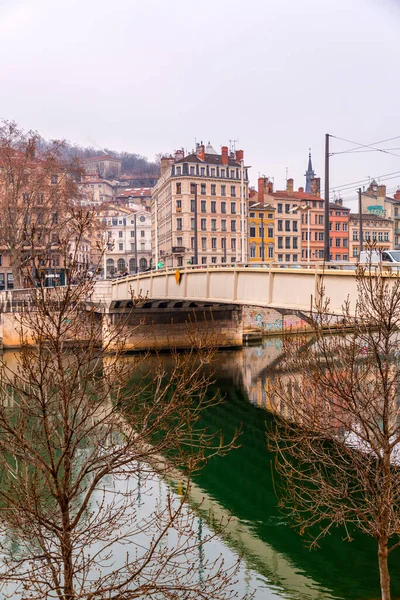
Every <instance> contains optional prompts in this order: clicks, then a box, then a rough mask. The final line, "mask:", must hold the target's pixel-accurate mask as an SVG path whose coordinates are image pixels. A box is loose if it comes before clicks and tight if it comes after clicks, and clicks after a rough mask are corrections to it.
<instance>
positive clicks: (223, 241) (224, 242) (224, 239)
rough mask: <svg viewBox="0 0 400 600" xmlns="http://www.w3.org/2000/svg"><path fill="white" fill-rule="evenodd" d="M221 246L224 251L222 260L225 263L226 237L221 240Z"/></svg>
mask: <svg viewBox="0 0 400 600" xmlns="http://www.w3.org/2000/svg"><path fill="white" fill-rule="evenodd" d="M222 244H223V249H224V260H223V262H224V263H226V237H223V238H222Z"/></svg>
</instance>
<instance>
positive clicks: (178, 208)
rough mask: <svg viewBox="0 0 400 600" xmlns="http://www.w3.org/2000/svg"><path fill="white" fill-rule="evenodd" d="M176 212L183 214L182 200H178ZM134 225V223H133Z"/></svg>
mask: <svg viewBox="0 0 400 600" xmlns="http://www.w3.org/2000/svg"><path fill="white" fill-rule="evenodd" d="M176 211H177V212H182V200H177V201H176ZM131 222H132V223H133V221H131Z"/></svg>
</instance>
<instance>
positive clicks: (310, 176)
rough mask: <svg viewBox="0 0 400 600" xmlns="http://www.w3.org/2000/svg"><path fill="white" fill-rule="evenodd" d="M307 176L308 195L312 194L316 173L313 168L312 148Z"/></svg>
mask: <svg viewBox="0 0 400 600" xmlns="http://www.w3.org/2000/svg"><path fill="white" fill-rule="evenodd" d="M305 176H306V194H311V180H312V179H313V178H314V177H315V172H314V169H313V167H312V161H311V148H310V149H309V154H308V168H307V171H306V172H305Z"/></svg>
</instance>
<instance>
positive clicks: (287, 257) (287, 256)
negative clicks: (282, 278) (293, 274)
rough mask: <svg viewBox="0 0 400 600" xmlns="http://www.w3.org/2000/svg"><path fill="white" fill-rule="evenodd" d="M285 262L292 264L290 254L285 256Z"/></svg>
mask: <svg viewBox="0 0 400 600" xmlns="http://www.w3.org/2000/svg"><path fill="white" fill-rule="evenodd" d="M285 261H286V262H290V254H285Z"/></svg>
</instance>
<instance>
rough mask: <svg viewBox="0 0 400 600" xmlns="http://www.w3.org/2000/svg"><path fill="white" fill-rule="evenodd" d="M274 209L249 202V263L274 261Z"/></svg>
mask: <svg viewBox="0 0 400 600" xmlns="http://www.w3.org/2000/svg"><path fill="white" fill-rule="evenodd" d="M275 210H276V209H275V207H274V206H272V205H271V204H261V203H260V202H252V201H251V200H250V202H249V216H248V224H249V256H248V259H249V262H272V261H274V260H275Z"/></svg>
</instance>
